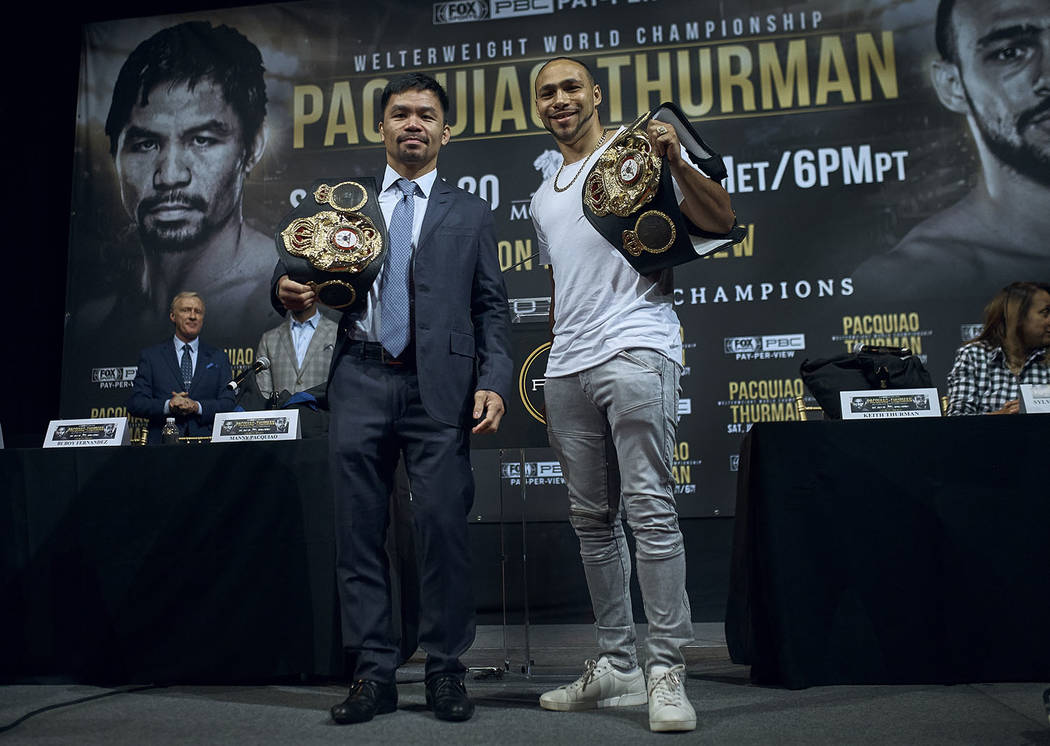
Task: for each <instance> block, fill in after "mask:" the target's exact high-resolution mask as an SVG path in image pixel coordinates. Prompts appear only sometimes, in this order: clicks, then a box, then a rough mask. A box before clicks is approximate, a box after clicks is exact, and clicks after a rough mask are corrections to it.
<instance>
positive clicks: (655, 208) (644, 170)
mask: <svg viewBox="0 0 1050 746" xmlns="http://www.w3.org/2000/svg"><path fill="white" fill-rule="evenodd" d="M653 119H655V120H657V121H660V122H663V123H665V124H667V125H668V126H671V127H674V129H675V132H677V134H678V139H679V141H680V142H681V143H682V145H683V147H685V149H686V152H687V153H688V154H689V158H690V160H691V161H692V162H693V163H694V164H696V166H697V168H699V169H700V170H701V171H702V172H703V173H704V174H705V175H706V176H707V177H708V178H711V179H713V180H715V181H722V180H723V179H725V178H726V168H725V164H723V163H722V157H721V156H720V155H719V154H718V153H716V152H715V151H714V150H712V149H711V148H710V147H708V146H707V144H706V143H705V142H704V141H703V140H701V139H700V135H698V134H697V133H696V130H694V129H693V127H692V125H691V124H689V121H688V120H687V119H686V118H685V114H683V113H682V110H681V109H679V108H678V107H677V106H676V105H675V104H672V103H665V104H661V105H660V107H659V108H658V109H656V111H653V112H649V113H647V114H644V115H643V116H641V117H639V118H638V119H636V120H635V121H634V123H633V124H631V126H630V127H628V128H627V129H626V130H625V131H623V132H621V133H620V134H619V135H617V136H616V139H614V140H613V141H612V143H611V144H610V145H609V147H608V148H606V150H605V152H604V153H602V155H601V157H600V158H598V160H597V161H595V163H594V165H593V166H592V167H591V170H590V172H589V173H588V174H587V181H586V182H584V186H583V214H584V215H586V216H587V220H589V221H590V223H591V225H593V226H594V227H595V229H596V230H597V231H598V232H599V233H601V234H602V235H603V236H605V238H606V240H608V241H609V243H611V244H612V245H613V246H615V247H616V248H617V249H619V250H620V253H621V254H622V255H623V257H624V258H625V259H626V260H627V261H628V263H629V264H630V265H631V266H632V267H634V268H635V269H636V270H638V272H639V273H641V274H645V275H648V274H653V273H655V272H659V271H660V270H663V269H667V268H668V267H673V266H675V265H676V264H684V263H685V262H688V261H691V260H693V259H697V258H699V257H702V256H707V255H708V254H711V253H713V252H715V251H718V250H719V249H722V248H724V247H726V246H729V245H731V244H734V243H737V242H738V241H740V240H742V239H743V238H744V236H745V235H746V231H745V230H744V229H743V228H741V227H740V226H738V225H736V224H735V222H734V224H733V228H732V229H731V230H730V231H729V232H728V233H711V232H710V231H705V230H703V229H702V228H699V227H698V226H696V225H695V224H694V223H693V222H692V221H691V220H689V219H688V218H687V217H685V216H684V215H683V214H682V210H681V208H680V207H679V206H678V200H677V198H676V197H675V192H674V184H673V183H672V181H671V169H670V167H669V166H668V165H667V158H666V157H664V158H660V157H658V156H657V155H656V154H655V153H654V152H653V145H652V142H651V141H650V140H649V135H648V134H647V133H646V125H647V124H648V123H649V121H650V120H653Z"/></svg>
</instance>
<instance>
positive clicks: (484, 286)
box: [271, 178, 514, 426]
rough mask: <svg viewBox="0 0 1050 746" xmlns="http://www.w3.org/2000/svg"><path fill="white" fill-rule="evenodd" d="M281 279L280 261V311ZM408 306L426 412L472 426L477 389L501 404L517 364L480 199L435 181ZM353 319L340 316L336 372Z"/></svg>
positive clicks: (496, 255) (491, 235)
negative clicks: (494, 396) (491, 393)
mask: <svg viewBox="0 0 1050 746" xmlns="http://www.w3.org/2000/svg"><path fill="white" fill-rule="evenodd" d="M283 274H286V270H285V269H284V266H283V265H282V264H280V263H278V266H277V268H276V269H275V271H274V277H273V286H272V287H273V293H272V297H271V300H272V302H273V304H274V307H275V308H277V309H278V311H281V312H283V311H284V308H283V307H282V306H281V304H280V301H279V300H277V293H276V286H277V280H278V279H279V278H280V276H281V275H283ZM412 305H413V312H412V319H413V331H414V339H415V351H416V369H417V373H418V379H419V389H420V397H421V398H422V400H423V406H424V407H425V408H426V410H427V414H429V415H430V416H431V417H432V418H434V419H435V420H437V421H439V422H444V423H445V424H448V425H456V426H468V425H471V424H472V411H473V406H474V392H475V391H476V390H478V389H487V390H490V391H495V392H496V393H497V394H499V395H500V396H501V397H503V401H504V404H505V405H506V404H507V403H508V402H509V401H510V398H509V397H510V393H511V386H512V382H513V377H514V371H513V368H514V363H513V361H512V359H511V356H510V313H509V311H508V308H507V290H506V287H505V285H504V283H503V275H502V274H501V271H500V266H499V252H498V249H497V247H496V240H495V234H494V231H493V220H492V211H491V209H490V207H489V204H488V202H486V201H485V200H483V199H481V198H480V197H476V196H474V195H473V194H470V193H469V192H466V191H464V190H462V189H459V188H458V187H454V186H451V185H449V184H447V183H446V182H444V181H442V180H441V179H440V178H438V179H437V180H435V182H434V188H433V190H432V191H431V193H430V199H429V200H428V202H427V211H426V214H425V215H424V216H423V225H422V228H421V229H420V233H419V241H418V243H417V245H416V248H415V251H414V252H413V253H412ZM354 319H355V317H354V315H352V314H346V313H344V314H343V316H342V319H341V321H340V324H339V334H338V335H337V337H336V348H335V355H333V358H332V365H333V368H334V365H335V361H336V360H338V358H339V354H340V352H341V350H342V348H343V347H344V346H345V345H346V344H348V341H349V340H348V338H347V335H346V330H347V329H348V328H350V327H351V326H352V325H353V322H354ZM329 378H331V373H329Z"/></svg>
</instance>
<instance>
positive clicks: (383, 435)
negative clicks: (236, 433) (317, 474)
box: [328, 352, 474, 682]
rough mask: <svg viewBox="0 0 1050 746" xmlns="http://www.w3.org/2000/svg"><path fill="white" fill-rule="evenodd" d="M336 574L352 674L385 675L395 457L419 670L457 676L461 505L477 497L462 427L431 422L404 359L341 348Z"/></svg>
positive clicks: (466, 631) (462, 648) (333, 433)
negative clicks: (409, 536)
mask: <svg viewBox="0 0 1050 746" xmlns="http://www.w3.org/2000/svg"><path fill="white" fill-rule="evenodd" d="M328 396H329V401H330V404H331V412H332V420H331V426H330V431H329V440H328V442H329V451H330V463H331V469H332V486H333V491H334V496H335V517H336V553H337V556H336V580H337V583H338V588H339V600H340V610H341V618H342V629H343V645H344V647H345V648H346V650H347V653H348V659H350V660H352V661H354V662H355V668H356V670H354V671H351V672H349V673H350V677H351V679H368V680H372V681H380V682H393V681H394V678H395V671H396V669H397V666H398V663H399V650H398V642H397V640H396V639H395V637H394V635H393V634H392V631H391V581H390V566H389V560H388V557H387V553H386V551H385V549H384V544H385V541H386V536H387V530H388V528H389V523H390V511H389V498H390V492H391V489H392V488H393V487H394V475H395V469H396V467H397V463H398V458H399V456H401V455H403V457H404V461H405V467H406V469H407V472H408V477H409V482H410V484H411V489H412V511H413V513H414V517H415V524H416V529H417V539H418V543H417V546H416V554H417V558H418V562H419V575H420V619H419V643H420V645H421V646H422V647H423V649H424V650H425V651H426V653H427V660H426V676H427V677H430V676H433V675H435V674H439V673H453V674H457V675H462V674H463V672H464V671H465V667H464V666H463V664H462V663H461V662H460V660H459V657H460V656H461V655H462V654H463V653H464V652H466V650H467V649H468V648H469V647H470V645H471V644H472V643H473V641H474V599H473V592H472V585H473V583H472V574H471V564H470V551H469V546H468V541H467V515H468V513H469V511H470V507H471V505H472V503H473V500H474V477H473V474H472V472H471V468H470V450H469V431H468V430H467V429H465V428H462V427H454V426H451V425H447V424H445V423H442V422H438V421H437V420H434V419H433V418H432V417H430V415H428V414H427V412H426V409H425V408H424V406H423V403H422V400H421V399H420V395H419V380H418V375H417V372H416V370H415V369H414V367H413V366H410V365H391V364H389V363H388V362H384V361H381V360H375V359H371V358H364V357H360V356H358V355H355V354H353V353H352V352H346V353H344V354H341V355H340V356H339V358H338V360H337V361H336V364H335V368H334V370H333V373H332V377H331V381H330V383H329V389H328Z"/></svg>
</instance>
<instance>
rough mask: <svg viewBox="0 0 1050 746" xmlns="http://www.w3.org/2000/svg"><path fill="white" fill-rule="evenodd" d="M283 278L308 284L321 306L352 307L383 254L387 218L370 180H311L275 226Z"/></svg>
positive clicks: (363, 298)
mask: <svg viewBox="0 0 1050 746" xmlns="http://www.w3.org/2000/svg"><path fill="white" fill-rule="evenodd" d="M276 242H277V253H278V255H279V256H280V257H281V259H282V261H283V262H284V265H285V268H286V269H287V270H288V277H289V278H290V279H292V280H295V281H296V282H301V283H303V284H304V285H309V286H310V287H312V288H313V289H314V292H316V293H317V298H318V300H320V301H321V302H322V303H324V304H325V305H326V306H329V307H331V308H337V309H339V310H342V311H348V310H356V309H357V308H360V307H361V306H363V305H364V303H365V301H366V299H367V298H368V289H369V288H370V287H371V286H372V283H373V282H374V281H375V278H376V275H377V274H378V273H379V268H380V267H382V266H383V258H384V257H385V256H386V222H385V221H384V220H383V213H382V211H381V210H380V208H379V200H378V193H377V191H376V182H375V179H374V178H372V177H371V176H355V177H352V178H349V179H321V180H320V181H315V182H314V183H313V186H312V188H311V194H310V195H309V196H308V197H306V198H305V199H304V200H303V201H302V202H300V203H299V206H298V207H296V208H295V209H294V210H292V211H291V212H290V213H288V215H286V216H285V217H284V219H283V220H282V221H281V223H280V225H279V226H278V228H277V235H276Z"/></svg>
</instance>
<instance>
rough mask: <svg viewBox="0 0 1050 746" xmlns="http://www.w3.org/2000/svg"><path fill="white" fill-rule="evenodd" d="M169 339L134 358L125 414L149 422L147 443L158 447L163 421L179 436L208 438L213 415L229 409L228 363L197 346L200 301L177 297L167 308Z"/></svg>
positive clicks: (207, 348) (216, 351)
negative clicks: (170, 325)
mask: <svg viewBox="0 0 1050 746" xmlns="http://www.w3.org/2000/svg"><path fill="white" fill-rule="evenodd" d="M170 318H171V320H172V322H173V323H174V324H175V337H174V339H169V340H166V341H164V342H161V343H160V344H158V345H154V346H153V347H147V348H146V349H145V350H143V351H142V355H141V356H140V358H139V367H138V371H137V372H136V373H135V383H134V386H133V387H132V393H131V398H130V399H128V405H127V406H128V413H129V414H132V415H135V416H137V417H147V418H149V437H148V442H150V443H159V442H160V431H161V428H162V427H163V426H164V421H165V419H166V418H168V417H174V418H175V424H176V425H177V426H178V428H179V431H180V433H181V434H182V435H211V426H212V422H213V421H214V419H215V413H216V412H229V411H231V410H232V409H233V405H234V401H233V399H234V397H233V392H232V391H229V390H227V388H226V384H227V383H228V382H229V381H230V378H231V374H230V361H229V359H228V358H227V357H226V353H225V352H223V351H222V350H220V349H218V348H215V347H212V346H211V345H209V344H206V343H205V342H203V341H201V339H200V332H201V327H202V326H203V325H204V301H203V299H201V297H200V296H199V295H197V293H192V292H182V293H179V294H178V295H176V296H175V298H174V300H172V302H171V313H170Z"/></svg>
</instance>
